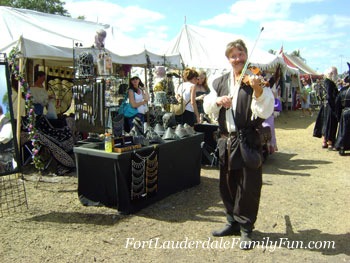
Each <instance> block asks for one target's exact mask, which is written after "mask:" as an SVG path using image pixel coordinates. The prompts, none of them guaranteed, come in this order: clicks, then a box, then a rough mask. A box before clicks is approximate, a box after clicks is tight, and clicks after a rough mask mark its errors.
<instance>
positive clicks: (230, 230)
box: [212, 222, 240, 237]
mask: <svg viewBox="0 0 350 263" xmlns="http://www.w3.org/2000/svg"><path fill="white" fill-rule="evenodd" d="M239 231H240V227H239V224H238V223H237V222H234V223H227V224H226V225H225V226H224V227H223V228H221V229H219V230H214V231H213V232H212V235H213V236H214V237H223V236H232V235H239Z"/></svg>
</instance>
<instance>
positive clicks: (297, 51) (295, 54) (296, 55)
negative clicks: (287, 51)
mask: <svg viewBox="0 0 350 263" xmlns="http://www.w3.org/2000/svg"><path fill="white" fill-rule="evenodd" d="M291 55H292V56H294V57H298V58H300V59H301V60H302V61H304V62H306V59H305V58H303V57H302V56H301V55H300V49H298V50H294V51H293V52H292V53H291Z"/></svg>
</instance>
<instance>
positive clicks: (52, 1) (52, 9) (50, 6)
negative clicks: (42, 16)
mask: <svg viewBox="0 0 350 263" xmlns="http://www.w3.org/2000/svg"><path fill="white" fill-rule="evenodd" d="M64 4H65V2H61V1H60V0H0V5H2V6H11V7H15V8H23V9H30V10H35V11H39V12H43V13H48V14H55V15H63V16H70V14H69V13H68V11H67V10H66V9H64V8H63V5H64Z"/></svg>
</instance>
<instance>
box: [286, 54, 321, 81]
mask: <svg viewBox="0 0 350 263" xmlns="http://www.w3.org/2000/svg"><path fill="white" fill-rule="evenodd" d="M282 58H283V60H284V62H285V63H286V64H287V65H288V66H289V67H291V68H294V69H298V70H299V71H300V74H307V75H314V76H318V75H320V74H319V73H317V72H316V71H315V70H313V69H312V68H310V67H309V66H308V65H307V64H306V63H305V62H304V61H303V60H302V59H301V58H300V57H297V56H292V55H288V54H285V53H282Z"/></svg>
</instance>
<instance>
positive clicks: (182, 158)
mask: <svg viewBox="0 0 350 263" xmlns="http://www.w3.org/2000/svg"><path fill="white" fill-rule="evenodd" d="M203 140H204V134H203V133H196V134H195V135H193V136H190V137H186V138H184V139H181V140H174V141H173V140H171V141H166V143H164V144H159V145H152V146H147V147H142V148H141V149H138V150H135V151H130V152H125V153H107V152H105V151H104V150H103V149H104V145H103V143H90V144H84V145H81V146H79V147H74V154H75V158H76V167H77V175H78V195H79V198H86V199H88V200H91V201H93V202H99V203H100V204H103V205H105V206H108V207H113V208H116V209H118V211H119V212H123V213H133V212H136V211H138V210H140V209H142V208H144V207H145V206H147V205H150V204H152V203H154V202H156V201H158V200H161V199H163V198H165V197H167V196H169V195H171V194H173V193H176V192H179V191H181V190H184V189H186V188H190V187H193V186H195V185H198V184H199V183H200V170H201V158H202V150H201V143H202V141H203ZM152 151H157V154H158V155H157V156H158V180H157V184H158V185H157V191H156V192H154V193H152V195H146V196H143V197H141V198H138V199H132V198H131V185H132V157H133V156H135V154H137V155H147V154H149V152H152Z"/></svg>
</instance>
